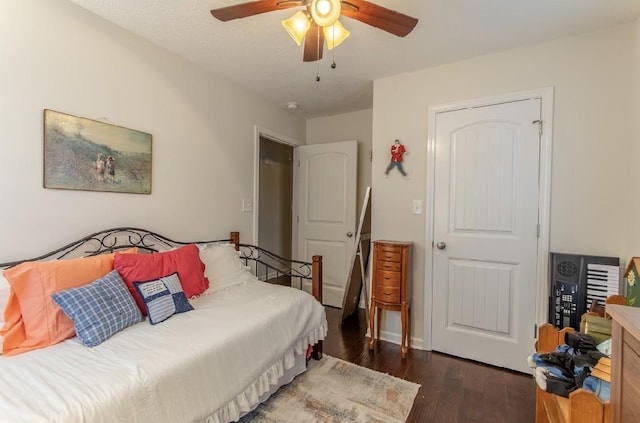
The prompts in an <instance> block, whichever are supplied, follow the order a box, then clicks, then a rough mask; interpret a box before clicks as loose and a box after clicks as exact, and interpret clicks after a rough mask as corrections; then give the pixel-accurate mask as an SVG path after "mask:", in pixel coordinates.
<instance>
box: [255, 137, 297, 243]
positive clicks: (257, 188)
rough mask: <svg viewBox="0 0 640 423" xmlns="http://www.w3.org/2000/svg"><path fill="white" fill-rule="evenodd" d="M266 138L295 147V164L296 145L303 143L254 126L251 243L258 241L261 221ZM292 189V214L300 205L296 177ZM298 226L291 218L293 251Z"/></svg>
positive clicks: (295, 212) (294, 214)
mask: <svg viewBox="0 0 640 423" xmlns="http://www.w3.org/2000/svg"><path fill="white" fill-rule="evenodd" d="M261 137H262V138H266V139H268V140H269V141H273V142H277V143H280V144H285V145H288V146H290V147H292V148H293V154H294V164H295V156H296V154H297V153H296V147H298V146H300V145H302V143H301V142H300V141H298V140H296V139H294V138H291V137H288V136H286V135H282V134H279V133H277V132H275V131H272V130H270V129H267V128H264V127H261V126H258V125H255V127H254V138H253V199H252V200H251V201H252V202H253V216H252V219H253V234H252V239H251V242H250V243H251V244H254V245H256V244H257V242H258V233H259V231H258V224H259V223H258V222H259V216H260V215H259V213H260V204H259V200H260V138H261ZM292 183H293V186H292V190H293V198H292V199H291V201H292V202H293V204H292V207H293V209H292V216H296V215H297V211H298V205H297V200H298V197H297V192H296V191H297V190H296V182H295V179H294V181H293V182H292ZM297 226H298V225H296V223H295V219H293V218H292V220H291V237H292V239H291V249H292V251H291V252H292V253H293V252H294V251H296V249H295V248H296V246H297V243H296V239H297V235H298V231H297Z"/></svg>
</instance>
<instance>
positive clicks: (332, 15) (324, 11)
mask: <svg viewBox="0 0 640 423" xmlns="http://www.w3.org/2000/svg"><path fill="white" fill-rule="evenodd" d="M341 11H342V5H341V2H340V0H311V6H310V7H309V13H311V18H313V20H314V21H315V23H317V24H318V25H320V26H322V27H325V26H329V25H331V24H333V23H334V22H335V21H337V20H338V18H339V17H340V12H341Z"/></svg>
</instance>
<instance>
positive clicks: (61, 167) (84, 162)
mask: <svg viewBox="0 0 640 423" xmlns="http://www.w3.org/2000/svg"><path fill="white" fill-rule="evenodd" d="M151 147H152V136H151V134H148V133H146V132H141V131H136V130H134V129H129V128H124V127H121V126H117V125H113V124H110V123H105V122H99V121H96V120H92V119H87V118H82V117H78V116H73V115H69V114H66V113H61V112H57V111H55V110H49V109H45V110H44V178H43V179H44V181H43V183H44V187H45V188H53V189H69V190H82V191H106V192H122V193H134V194H151V159H152V154H151V153H152V149H151Z"/></svg>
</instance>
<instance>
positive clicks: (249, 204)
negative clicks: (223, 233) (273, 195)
mask: <svg viewBox="0 0 640 423" xmlns="http://www.w3.org/2000/svg"><path fill="white" fill-rule="evenodd" d="M242 211H243V212H251V211H253V201H251V199H250V198H243V199H242Z"/></svg>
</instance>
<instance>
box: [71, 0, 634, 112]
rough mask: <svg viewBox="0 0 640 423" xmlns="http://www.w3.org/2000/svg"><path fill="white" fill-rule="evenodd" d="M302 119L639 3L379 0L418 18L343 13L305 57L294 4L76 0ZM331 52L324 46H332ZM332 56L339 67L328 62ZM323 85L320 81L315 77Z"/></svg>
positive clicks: (606, 18) (628, 12)
mask: <svg viewBox="0 0 640 423" xmlns="http://www.w3.org/2000/svg"><path fill="white" fill-rule="evenodd" d="M70 1H71V2H73V3H76V4H78V5H80V6H82V7H84V8H86V9H88V10H90V11H92V12H94V13H96V14H97V15H100V16H102V17H103V18H104V19H107V20H109V21H111V22H114V23H115V24H117V25H119V26H121V27H123V28H126V29H127V30H129V31H131V32H133V33H135V34H138V35H140V36H141V37H143V38H146V39H148V40H149V41H151V42H153V43H155V44H157V45H160V46H162V47H164V48H166V49H167V50H170V51H172V52H174V53H176V54H178V55H180V56H183V57H185V58H187V59H188V60H190V61H192V62H195V63H198V64H200V65H202V66H203V67H205V68H208V69H210V70H211V72H213V73H215V74H217V75H219V76H221V77H223V78H225V79H228V80H231V81H233V82H235V83H237V84H239V85H241V86H244V87H245V88H246V89H248V90H249V91H252V92H254V93H256V94H258V95H259V96H261V97H263V98H266V99H267V100H268V101H270V102H272V103H274V104H276V105H278V106H279V107H282V108H286V107H287V103H288V102H290V101H294V102H297V103H298V104H299V106H300V109H299V110H298V111H297V113H299V114H300V115H302V116H305V117H317V116H326V115H332V114H336V113H343V112H348V111H353V110H360V109H365V108H370V107H372V100H373V80H375V79H378V78H381V77H385V76H390V75H395V74H399V73H404V72H409V71H414V70H418V69H422V68H426V67H431V66H437V65H441V64H444V63H449V62H453V61H457V60H462V59H466V58H470V57H475V56H480V55H483V54H488V53H493V52H497V51H500V50H505V49H509V48H514V47H518V46H521V45H526V44H533V43H539V42H543V41H546V40H550V39H554V38H559V37H564V36H568V35H572V34H577V33H581V32H588V31H593V30H596V29H600V28H605V27H609V26H613V25H617V24H620V23H623V22H629V21H632V20H634V19H636V18H637V17H638V16H640V0H376V1H373V2H374V3H376V4H378V5H380V6H384V7H387V8H389V9H392V10H397V11H399V12H402V13H404V14H407V15H410V16H413V17H415V18H418V19H419V22H418V25H417V26H416V28H415V29H414V30H413V32H412V33H411V34H409V35H408V36H407V37H405V38H399V37H396V36H394V35H391V34H388V33H386V32H384V31H381V30H379V29H376V28H373V27H370V26H368V25H366V24H363V23H361V22H358V21H355V20H353V19H349V18H346V17H343V18H341V22H342V23H343V24H344V26H345V27H347V29H348V30H349V31H351V37H349V38H348V39H347V40H346V41H345V42H344V43H343V44H342V45H340V46H338V47H336V49H335V50H333V51H327V50H325V53H324V59H323V60H322V61H319V62H312V63H304V62H303V61H302V47H298V46H297V45H296V44H295V43H294V42H293V41H292V40H291V39H290V38H289V36H288V35H287V34H286V32H285V31H284V29H283V28H282V26H281V24H280V21H281V20H282V19H285V18H287V17H289V16H290V15H292V14H293V13H294V12H295V10H296V9H288V10H282V11H275V12H270V13H265V14H262V15H257V16H252V17H248V18H244V19H238V20H233V21H228V22H220V21H218V20H216V19H214V18H213V17H212V16H211V14H210V13H209V10H210V9H214V8H219V7H224V6H230V5H233V4H238V3H243V2H244V1H245V0H134V1H132V0H70ZM325 49H326V47H325ZM334 58H335V61H336V63H337V67H336V69H331V68H330V65H331V61H332V59H334ZM318 73H319V74H320V82H316V74H318Z"/></svg>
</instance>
